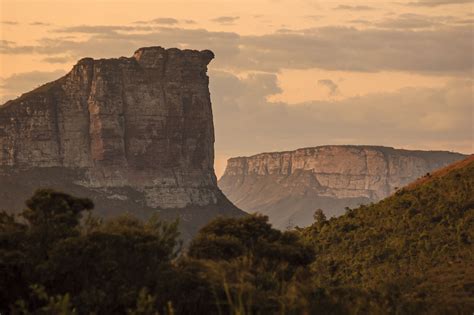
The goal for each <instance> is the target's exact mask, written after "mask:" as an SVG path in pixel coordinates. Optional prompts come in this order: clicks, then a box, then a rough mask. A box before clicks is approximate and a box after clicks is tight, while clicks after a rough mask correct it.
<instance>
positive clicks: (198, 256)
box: [0, 159, 474, 314]
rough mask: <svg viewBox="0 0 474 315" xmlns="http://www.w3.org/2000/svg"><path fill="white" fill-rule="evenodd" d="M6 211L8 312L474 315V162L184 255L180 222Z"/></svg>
mask: <svg viewBox="0 0 474 315" xmlns="http://www.w3.org/2000/svg"><path fill="white" fill-rule="evenodd" d="M26 205H27V208H26V209H25V210H24V211H23V213H22V214H21V215H20V216H19V217H15V216H13V215H10V214H7V213H6V212H2V213H0V279H1V284H0V313H2V314H3V313H11V314H415V313H416V314H423V313H425V314H472V312H473V311H474V249H473V248H474V247H473V241H474V211H473V209H474V161H473V160H472V159H471V160H470V161H468V162H464V164H462V165H461V166H459V167H454V168H450V169H449V170H447V171H444V172H441V173H435V174H431V175H427V176H426V177H425V178H423V179H422V180H420V182H418V183H416V184H414V185H411V186H408V187H406V188H403V189H400V190H398V192H397V193H396V194H395V195H393V196H391V197H389V198H387V199H385V200H383V201H382V202H380V203H377V204H373V205H368V206H362V207H360V208H358V209H348V210H347V213H346V214H345V215H343V216H341V217H339V218H331V219H327V218H326V217H325V215H324V212H323V211H322V210H320V209H318V210H317V211H316V213H315V216H314V218H315V222H314V224H313V225H312V226H310V227H308V228H305V229H296V230H293V231H285V232H282V231H279V230H276V229H273V228H272V227H271V226H270V224H268V218H267V217H265V216H260V215H252V216H247V217H245V218H239V219H228V218H226V219H225V218H217V219H215V220H214V221H212V222H211V223H209V224H208V225H207V226H205V227H204V228H203V229H202V230H201V231H200V232H199V234H198V235H197V236H196V237H195V238H194V240H193V241H192V242H191V244H190V245H189V246H188V248H187V249H186V250H181V246H180V244H179V242H178V241H177V240H178V233H177V226H178V222H173V223H165V222H162V221H160V220H158V219H157V218H152V219H151V220H149V221H147V222H142V221H139V220H137V219H134V218H132V217H130V216H122V217H118V218H116V219H114V220H111V221H107V222H102V221H101V220H99V219H96V218H94V217H93V216H92V215H91V210H92V209H93V204H92V202H91V201H90V200H88V199H80V198H75V197H72V196H69V195H67V194H63V193H59V192H55V191H51V190H39V191H37V192H36V193H35V195H34V196H33V197H32V198H31V199H30V200H28V201H27V203H26Z"/></svg>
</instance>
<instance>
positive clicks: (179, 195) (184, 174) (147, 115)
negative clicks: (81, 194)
mask: <svg viewBox="0 0 474 315" xmlns="http://www.w3.org/2000/svg"><path fill="white" fill-rule="evenodd" d="M213 58H214V55H213V53H212V52H211V51H207V50H206V51H194V50H179V49H164V48H161V47H147V48H141V49H139V50H137V51H136V52H135V54H134V55H133V56H132V57H131V58H125V57H122V58H118V59H100V60H94V59H91V58H85V59H82V60H80V61H79V62H78V63H77V64H76V65H75V66H74V67H73V69H72V70H71V72H69V73H68V74H67V75H65V76H64V77H62V78H60V79H59V80H57V81H54V82H51V83H48V84H46V85H44V86H42V87H40V88H38V89H36V90H34V91H32V92H30V93H27V94H24V95H22V96H21V97H20V98H18V99H16V100H12V101H9V102H7V103H6V104H4V105H3V106H1V107H0V177H3V179H4V180H5V177H9V178H10V179H9V180H10V181H11V178H13V180H14V177H15V174H19V173H22V174H25V172H28V171H31V170H35V172H36V173H37V171H38V169H42V170H47V169H50V170H53V169H54V170H58V169H59V170H61V169H62V170H64V173H65V174H69V175H70V176H66V177H67V179H64V180H60V178H57V180H55V181H53V182H52V183H53V184H55V183H56V186H58V187H61V185H62V182H64V184H68V185H69V184H71V181H72V184H74V185H76V186H78V187H83V188H84V187H85V188H88V189H90V190H93V191H95V192H99V193H101V194H103V195H104V198H106V199H110V200H120V199H121V200H127V199H130V194H127V193H121V192H120V190H123V189H132V190H133V191H135V192H136V193H137V194H138V195H140V196H141V197H140V198H138V199H137V200H139V201H140V203H141V204H142V205H143V206H145V207H148V208H153V209H183V208H186V207H188V208H189V207H193V206H194V207H206V206H208V205H218V204H222V203H224V204H225V206H224V204H222V205H223V206H222V208H223V209H225V208H229V209H231V211H230V212H232V213H237V212H238V210H237V209H236V208H235V207H233V206H232V205H231V204H230V203H229V202H228V201H227V200H226V198H225V197H223V195H222V193H221V192H220V190H219V189H218V188H217V183H216V177H215V175H214V167H213V163H214V129H213V120H212V109H211V101H210V95H209V90H208V82H209V78H208V76H207V74H206V72H207V65H208V63H209V62H210V61H211V60H212V59H213ZM71 172H73V173H74V175H71ZM53 173H54V174H58V173H57V172H56V171H54V172H53V171H51V172H50V174H53ZM47 174H48V172H46V177H48V175H47ZM25 176H26V175H25ZM59 177H60V176H59ZM40 184H41V183H40ZM6 190H7V188H6V187H0V193H1V192H2V191H3V192H5V191H6ZM12 198H13V197H12ZM14 198H23V196H15V197H14ZM4 204H8V202H6V203H4ZM135 204H136V203H135ZM104 206H106V205H104ZM222 211H225V210H222Z"/></svg>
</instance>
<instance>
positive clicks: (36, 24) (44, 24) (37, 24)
mask: <svg viewBox="0 0 474 315" xmlns="http://www.w3.org/2000/svg"><path fill="white" fill-rule="evenodd" d="M30 25H31V26H49V25H51V24H49V23H45V22H31V23H30Z"/></svg>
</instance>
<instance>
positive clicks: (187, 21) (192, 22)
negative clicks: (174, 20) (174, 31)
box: [183, 20, 197, 24]
mask: <svg viewBox="0 0 474 315" xmlns="http://www.w3.org/2000/svg"><path fill="white" fill-rule="evenodd" d="M183 22H184V23H186V24H197V22H196V21H194V20H184V21H183Z"/></svg>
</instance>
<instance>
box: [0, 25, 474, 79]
mask: <svg viewBox="0 0 474 315" xmlns="http://www.w3.org/2000/svg"><path fill="white" fill-rule="evenodd" d="M438 20H439V19H438ZM439 24H440V25H437V26H434V27H431V28H421V29H410V31H407V29H406V28H401V27H400V28H367V29H358V28H355V27H316V28H310V29H304V30H285V32H276V33H272V34H266V35H252V36H250V35H246V36H241V35H239V34H236V33H232V32H211V31H207V30H204V29H183V28H170V27H163V26H155V27H150V26H100V25H99V26H74V27H68V28H64V29H61V30H58V31H59V32H63V33H84V34H88V35H89V37H88V38H87V39H83V40H75V39H64V38H62V39H58V38H43V39H41V40H39V41H38V42H37V43H35V44H34V45H25V46H20V45H15V44H12V43H0V53H4V54H21V53H24V54H31V53H36V54H42V55H48V57H57V55H60V56H64V55H70V56H71V58H75V59H79V58H82V57H85V56H91V57H94V58H103V57H111V56H130V55H131V54H132V52H131V51H130V49H131V47H134V48H138V47H142V46H151V45H160V46H163V47H186V48H193V49H211V50H213V51H214V52H215V54H216V57H217V58H216V59H215V60H214V61H213V66H214V67H216V68H225V69H233V70H234V71H264V72H278V71H280V70H281V69H309V68H319V69H323V70H340V71H364V72H376V71H410V72H418V73H429V74H442V75H459V76H467V77H470V76H471V73H472V71H474V64H473V62H472V51H473V49H474V47H473V46H474V43H473V42H472V28H471V26H470V25H457V26H451V25H444V24H442V23H439Z"/></svg>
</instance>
